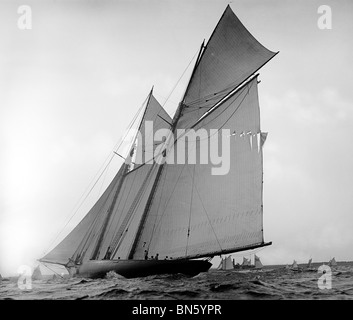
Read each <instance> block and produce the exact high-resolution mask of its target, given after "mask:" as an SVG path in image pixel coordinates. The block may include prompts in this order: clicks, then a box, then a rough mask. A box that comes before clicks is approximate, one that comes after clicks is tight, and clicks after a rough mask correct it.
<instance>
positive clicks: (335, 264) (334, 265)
mask: <svg viewBox="0 0 353 320" xmlns="http://www.w3.org/2000/svg"><path fill="white" fill-rule="evenodd" d="M328 265H329V266H330V267H336V266H337V262H336V259H335V258H334V257H333V258H332V259H331V260H330V261H329V263H328Z"/></svg>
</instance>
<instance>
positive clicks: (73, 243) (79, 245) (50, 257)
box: [40, 166, 123, 265]
mask: <svg viewBox="0 0 353 320" xmlns="http://www.w3.org/2000/svg"><path fill="white" fill-rule="evenodd" d="M122 173H123V166H122V167H121V169H120V171H119V172H118V173H117V174H116V176H115V177H114V179H113V181H112V182H111V183H110V185H109V186H108V188H107V189H106V190H105V192H104V193H103V194H102V196H101V197H100V198H99V200H98V201H97V202H96V204H95V205H94V206H93V207H92V209H91V210H90V211H89V212H88V213H87V215H86V216H85V217H84V218H83V219H82V220H81V222H80V223H79V224H78V225H77V226H76V227H75V228H74V229H73V230H72V231H71V232H70V233H69V234H68V235H67V236H66V237H65V238H64V240H62V241H61V242H60V243H59V244H58V245H57V246H56V247H55V248H54V249H53V250H51V251H50V252H49V253H48V254H46V255H45V256H44V257H43V258H41V259H40V261H43V262H51V263H57V264H63V265H65V264H67V263H68V262H69V259H70V258H72V257H73V256H74V255H75V252H77V251H81V252H83V251H84V250H86V249H87V248H86V246H87V243H92V242H93V240H94V238H95V237H96V236H95V234H96V232H95V231H96V229H97V227H99V226H101V225H102V223H103V221H104V218H105V215H106V212H107V210H108V209H109V206H110V204H111V200H112V197H113V196H114V191H116V189H117V187H118V185H119V183H120V180H121V179H122Z"/></svg>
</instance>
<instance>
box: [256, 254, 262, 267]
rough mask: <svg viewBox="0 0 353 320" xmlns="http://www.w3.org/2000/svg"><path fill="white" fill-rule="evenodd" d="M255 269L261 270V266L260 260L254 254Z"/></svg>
mask: <svg viewBox="0 0 353 320" xmlns="http://www.w3.org/2000/svg"><path fill="white" fill-rule="evenodd" d="M254 260H255V269H262V267H263V264H262V263H261V260H260V258H259V257H258V256H257V255H256V254H255V258H254Z"/></svg>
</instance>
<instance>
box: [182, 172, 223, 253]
mask: <svg viewBox="0 0 353 320" xmlns="http://www.w3.org/2000/svg"><path fill="white" fill-rule="evenodd" d="M188 169H189V167H188ZM189 172H190V170H189ZM194 186H195V190H196V192H197V195H198V196H199V199H200V202H201V205H202V208H203V210H204V212H205V214H206V217H207V220H208V223H209V225H210V227H211V229H212V232H213V234H214V236H215V238H216V241H217V244H218V246H219V248H220V249H221V251H223V249H222V246H221V244H220V242H219V240H218V237H217V234H216V232H215V230H214V228H213V225H212V223H211V220H210V217H209V215H208V213H207V210H206V208H205V206H204V204H203V201H202V199H201V196H200V193H199V190H198V189H197V186H196V185H194Z"/></svg>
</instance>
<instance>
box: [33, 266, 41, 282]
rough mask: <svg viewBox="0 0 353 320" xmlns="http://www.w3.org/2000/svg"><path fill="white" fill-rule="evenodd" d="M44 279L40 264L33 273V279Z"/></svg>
mask: <svg viewBox="0 0 353 320" xmlns="http://www.w3.org/2000/svg"><path fill="white" fill-rule="evenodd" d="M42 279H43V275H42V272H41V271H40V266H37V267H36V268H35V269H34V271H33V273H32V280H42Z"/></svg>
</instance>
